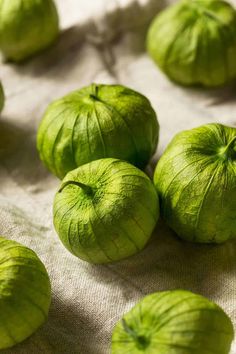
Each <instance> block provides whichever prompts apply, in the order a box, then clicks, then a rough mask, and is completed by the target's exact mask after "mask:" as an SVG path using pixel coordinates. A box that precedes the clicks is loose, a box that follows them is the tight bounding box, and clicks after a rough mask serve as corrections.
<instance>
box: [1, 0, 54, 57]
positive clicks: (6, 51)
mask: <svg viewBox="0 0 236 354" xmlns="http://www.w3.org/2000/svg"><path fill="white" fill-rule="evenodd" d="M58 22H59V21H58V14H57V10H56V7H55V4H54V2H53V0H10V1H9V0H7V1H5V0H0V50H1V51H2V53H3V55H4V57H5V58H6V59H8V60H11V61H15V62H18V61H22V60H25V59H27V58H28V57H30V56H32V55H34V54H36V53H37V52H39V51H42V50H44V49H46V48H47V47H49V46H50V45H51V44H52V43H53V42H54V41H55V40H56V38H57V37H58V34H59V27H58V26H59V24H58Z"/></svg>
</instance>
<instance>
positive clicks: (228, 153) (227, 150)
mask: <svg viewBox="0 0 236 354" xmlns="http://www.w3.org/2000/svg"><path fill="white" fill-rule="evenodd" d="M235 143H236V136H234V137H233V138H232V139H231V140H230V142H229V143H228V145H227V146H226V147H224V148H221V150H220V155H221V156H223V157H225V158H233V157H235V158H236V150H235V149H234V147H235Z"/></svg>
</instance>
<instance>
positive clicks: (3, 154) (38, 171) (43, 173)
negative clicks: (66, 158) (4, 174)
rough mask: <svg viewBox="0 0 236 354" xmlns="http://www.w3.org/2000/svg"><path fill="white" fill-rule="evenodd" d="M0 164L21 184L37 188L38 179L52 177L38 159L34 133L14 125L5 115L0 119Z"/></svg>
mask: <svg viewBox="0 0 236 354" xmlns="http://www.w3.org/2000/svg"><path fill="white" fill-rule="evenodd" d="M24 126H25V125H24ZM0 164H2V165H3V166H4V167H5V168H6V169H7V171H8V173H9V174H10V176H11V177H12V178H13V179H14V180H15V182H16V183H17V184H18V185H21V186H24V185H27V186H28V185H29V184H31V185H32V186H35V185H36V187H35V188H37V182H39V181H40V179H41V180H43V179H45V178H52V177H51V175H50V174H49V172H48V171H47V170H46V168H45V167H44V166H43V164H42V163H41V161H40V159H39V156H38V152H37V149H36V134H35V133H34V132H33V131H31V130H27V129H24V128H21V127H19V126H18V125H15V124H14V123H12V122H10V121H9V120H8V119H7V117H5V118H4V117H2V118H1V120H0ZM3 183H4V180H3ZM2 187H3V185H2Z"/></svg>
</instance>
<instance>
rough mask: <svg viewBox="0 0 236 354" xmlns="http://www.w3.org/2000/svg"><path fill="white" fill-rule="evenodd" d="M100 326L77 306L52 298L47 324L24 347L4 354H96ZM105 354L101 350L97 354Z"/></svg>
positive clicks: (20, 346)
mask: <svg viewBox="0 0 236 354" xmlns="http://www.w3.org/2000/svg"><path fill="white" fill-rule="evenodd" d="M98 330H99V324H98V323H96V322H95V321H94V319H93V317H92V316H86V312H85V311H82V310H81V311H79V310H78V309H77V308H76V307H75V306H74V304H73V303H71V304H65V303H64V302H62V301H61V300H59V299H58V298H56V297H53V298H52V304H51V308H50V311H49V317H48V320H47V322H46V323H45V324H44V325H43V326H42V327H41V328H40V329H39V330H38V331H37V332H35V333H34V334H33V335H32V336H31V337H29V338H28V339H26V340H25V341H24V342H22V343H21V344H19V345H17V346H15V347H13V348H12V349H8V350H5V351H4V354H26V353H31V354H43V353H47V354H84V353H86V354H95V353H94V338H95V335H96V333H97V331H98ZM88 333H89V336H88ZM98 353H102V351H100V349H99V345H98V348H97V352H96V354H98Z"/></svg>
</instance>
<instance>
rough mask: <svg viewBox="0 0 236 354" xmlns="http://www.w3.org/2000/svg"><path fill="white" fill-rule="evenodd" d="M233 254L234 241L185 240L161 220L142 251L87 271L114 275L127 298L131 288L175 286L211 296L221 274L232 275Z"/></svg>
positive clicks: (220, 281)
mask: <svg viewBox="0 0 236 354" xmlns="http://www.w3.org/2000/svg"><path fill="white" fill-rule="evenodd" d="M235 257H236V243H235V242H234V241H229V242H228V243H225V244H223V245H202V244H193V243H189V242H185V241H182V240H180V239H179V238H178V237H177V236H176V235H175V234H174V232H172V231H171V230H170V229H169V228H168V227H167V226H166V225H165V224H164V222H162V221H161V222H159V223H158V225H157V227H156V230H155V232H154V234H153V237H152V239H151V240H150V242H149V244H148V245H147V247H146V248H145V249H144V250H143V251H142V252H140V253H139V254H137V255H135V256H133V257H131V258H129V259H127V260H124V261H121V262H117V263H115V264H110V265H105V266H91V274H92V275H93V276H95V277H96V279H97V280H98V279H99V280H100V281H101V282H105V283H108V282H109V281H110V279H111V278H114V279H115V280H116V281H117V282H119V285H120V287H123V290H124V297H125V298H126V299H127V300H129V299H130V297H132V295H131V294H132V293H133V291H134V290H135V291H139V293H140V295H146V294H148V293H151V292H155V291H161V290H167V289H179V288H181V289H188V290H191V291H194V292H197V293H201V294H202V295H205V296H208V297H211V298H212V297H213V298H214V294H215V293H217V292H218V290H219V291H222V289H221V287H222V284H223V282H224V279H225V277H231V276H232V279H233V276H234V272H235V269H236V265H235ZM88 271H89V268H88Z"/></svg>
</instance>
